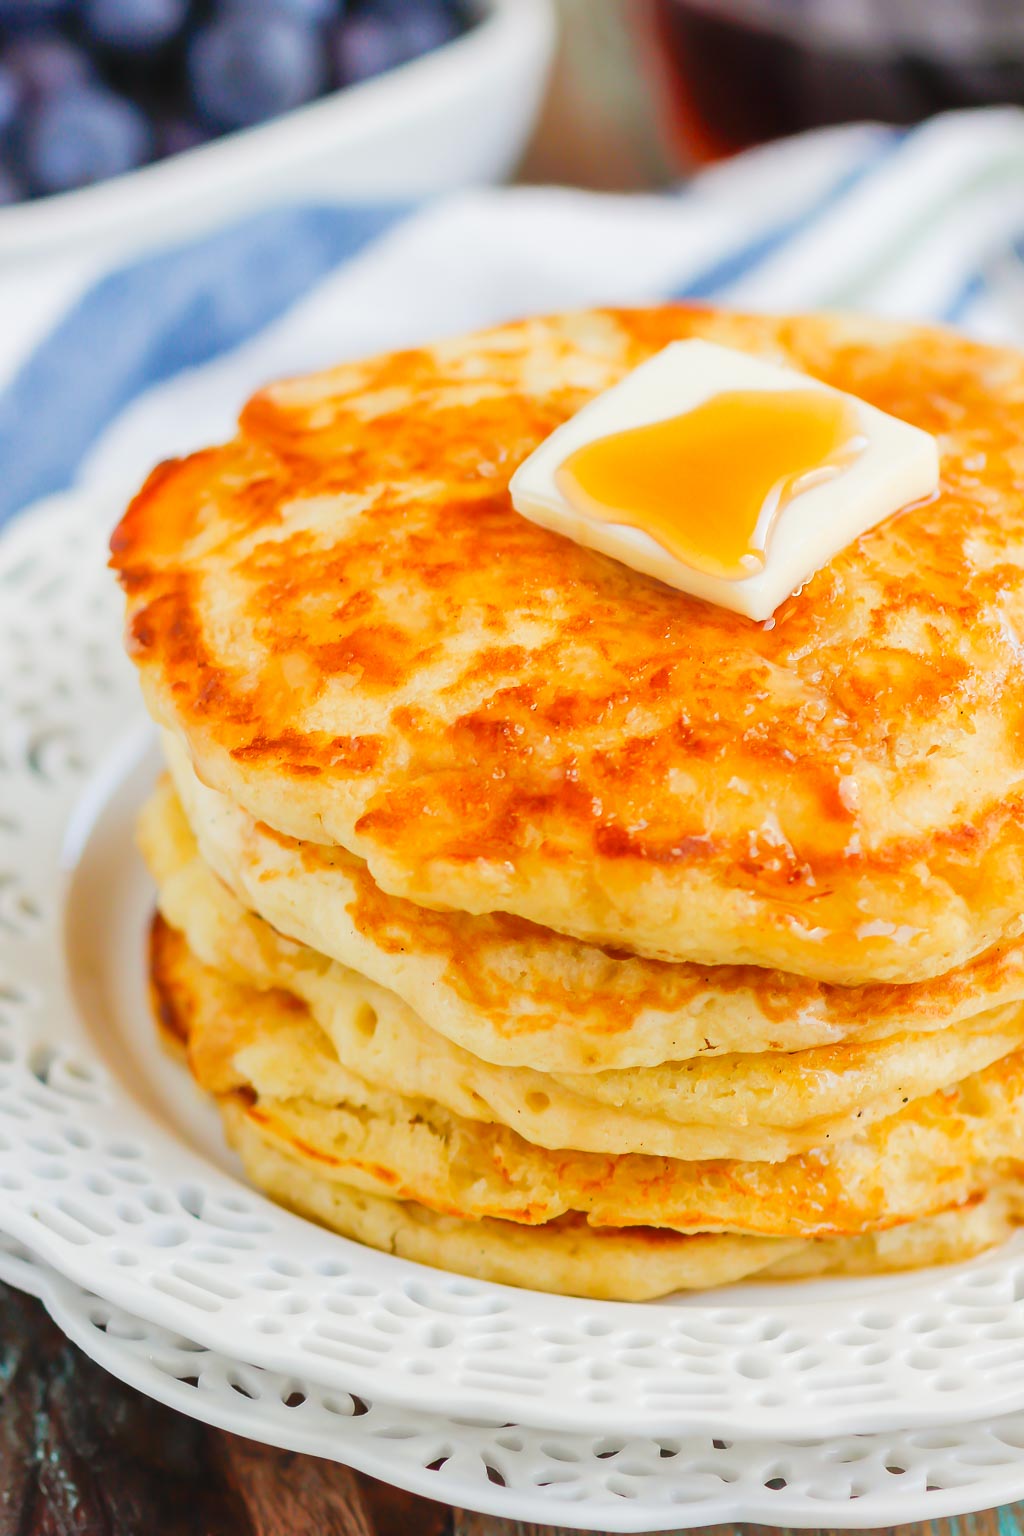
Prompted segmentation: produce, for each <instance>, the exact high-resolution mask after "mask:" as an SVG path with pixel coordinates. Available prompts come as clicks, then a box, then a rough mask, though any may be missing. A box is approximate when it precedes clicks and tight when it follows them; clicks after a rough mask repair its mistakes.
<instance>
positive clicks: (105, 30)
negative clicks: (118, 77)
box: [82, 0, 188, 53]
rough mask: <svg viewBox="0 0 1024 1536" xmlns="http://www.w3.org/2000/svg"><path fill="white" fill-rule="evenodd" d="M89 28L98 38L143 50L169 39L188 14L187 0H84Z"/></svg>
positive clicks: (115, 45)
mask: <svg viewBox="0 0 1024 1536" xmlns="http://www.w3.org/2000/svg"><path fill="white" fill-rule="evenodd" d="M82 13H83V19H84V21H85V25H86V28H87V29H88V31H89V34H90V35H91V36H92V37H93V38H95V40H96V42H98V43H100V44H102V45H103V46H105V47H107V48H117V49H122V50H123V51H124V52H126V53H144V52H146V51H147V49H150V48H159V47H161V46H162V45H163V44H164V43H167V42H170V40H171V38H172V37H174V36H175V35H176V33H178V32H180V31H181V28H182V27H183V26H184V24H185V21H186V19H187V16H188V0H82Z"/></svg>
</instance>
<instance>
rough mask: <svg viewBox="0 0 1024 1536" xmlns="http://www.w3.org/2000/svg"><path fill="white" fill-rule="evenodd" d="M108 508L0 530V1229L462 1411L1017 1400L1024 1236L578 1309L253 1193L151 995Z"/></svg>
mask: <svg viewBox="0 0 1024 1536" xmlns="http://www.w3.org/2000/svg"><path fill="white" fill-rule="evenodd" d="M115 510H116V509H115V508H114V507H113V506H111V505H106V506H104V505H103V504H102V499H96V498H94V499H93V500H92V501H91V502H89V501H86V500H84V499H83V498H80V497H79V498H76V497H66V498H58V499H56V500H54V501H53V502H52V503H51V504H49V505H48V506H47V507H44V508H40V509H38V510H36V511H35V512H32V513H29V514H27V515H26V516H24V517H23V518H21V519H20V520H19V521H18V523H16V524H15V526H14V529H13V530H12V531H11V533H10V534H9V535H8V536H7V537H6V538H5V539H4V540H3V542H2V544H0V1228H2V1229H4V1230H6V1231H7V1232H9V1233H10V1234H11V1235H13V1236H14V1237H16V1238H18V1239H19V1240H20V1241H22V1242H24V1243H25V1244H27V1245H28V1246H29V1247H30V1248H31V1249H32V1250H33V1251H34V1252H36V1253H38V1254H39V1255H40V1256H41V1257H42V1258H43V1259H44V1260H46V1262H47V1263H49V1264H51V1265H52V1266H53V1267H54V1268H56V1269H57V1270H59V1271H60V1272H61V1273H63V1274H66V1275H68V1276H69V1277H70V1278H72V1279H74V1280H75V1281H77V1282H78V1283H79V1284H82V1285H85V1286H87V1287H88V1288H89V1289H90V1290H93V1291H95V1292H96V1293H97V1294H99V1295H102V1296H103V1297H105V1298H106V1299H107V1300H108V1301H110V1302H112V1303H114V1304H115V1305H118V1306H122V1307H124V1308H125V1309H126V1310H127V1311H129V1312H131V1313H133V1314H135V1315H137V1316H139V1317H143V1318H145V1319H147V1320H148V1321H149V1322H152V1323H154V1324H156V1325H159V1326H161V1327H165V1328H170V1329H173V1330H175V1331H178V1332H181V1333H183V1334H186V1335H187V1336H189V1337H190V1338H194V1339H196V1340H197V1341H198V1342H199V1343H201V1344H203V1345H206V1346H208V1347H210V1348H214V1349H220V1350H223V1351H224V1352H225V1353H227V1354H228V1355H230V1356H231V1357H232V1358H235V1359H241V1360H246V1361H251V1362H253V1363H254V1364H256V1365H259V1366H262V1367H265V1368H267V1369H271V1370H279V1371H283V1372H285V1373H288V1374H297V1375H300V1376H301V1377H302V1378H303V1380H308V1381H315V1382H319V1383H320V1384H321V1385H323V1386H325V1387H329V1388H334V1389H349V1390H353V1391H356V1392H358V1393H360V1395H366V1396H367V1397H369V1398H371V1399H374V1400H376V1399H378V1398H386V1399H387V1400H388V1401H391V1402H394V1403H401V1404H403V1405H405V1406H407V1407H409V1408H415V1409H419V1410H425V1411H428V1412H433V1413H443V1414H445V1415H450V1416H454V1417H462V1416H465V1415H467V1414H489V1415H495V1416H498V1417H500V1418H501V1419H502V1421H505V1420H509V1419H515V1420H516V1421H517V1422H520V1423H529V1424H535V1425H538V1426H540V1427H545V1428H562V1429H571V1430H574V1431H587V1432H594V1433H601V1432H615V1431H616V1429H617V1427H618V1426H620V1425H621V1424H622V1423H624V1422H626V1423H629V1424H630V1426H631V1428H632V1430H633V1431H634V1432H635V1433H637V1434H657V1433H663V1432H664V1433H670V1432H671V1433H683V1432H686V1431H690V1430H697V1429H699V1430H700V1431H702V1432H704V1433H708V1432H713V1433H718V1434H720V1435H721V1436H723V1437H724V1438H727V1439H732V1438H734V1437H738V1436H746V1437H750V1436H756V1435H769V1436H770V1435H777V1434H778V1433H779V1432H780V1426H784V1428H785V1434H786V1435H787V1436H794V1435H799V1436H806V1437H808V1438H815V1437H818V1438H820V1437H821V1436H822V1435H825V1434H837V1433H845V1432H850V1431H879V1430H886V1429H901V1428H905V1427H907V1426H910V1425H915V1426H918V1427H921V1426H926V1425H944V1424H950V1423H954V1424H955V1423H964V1422H966V1421H969V1420H975V1419H982V1418H987V1417H989V1416H991V1415H992V1414H996V1413H1004V1412H1009V1411H1011V1410H1014V1409H1018V1408H1020V1407H1022V1406H1024V1303H1022V1300H1021V1298H1022V1297H1024V1247H1022V1245H1021V1244H1020V1243H1015V1244H1011V1245H1009V1246H1008V1247H1006V1248H1004V1249H1002V1250H1000V1251H998V1252H995V1253H992V1254H989V1255H987V1256H985V1257H984V1258H981V1259H979V1260H977V1261H975V1262H973V1263H971V1264H966V1265H959V1266H956V1267H951V1268H948V1269H942V1270H933V1271H930V1272H924V1273H916V1274H911V1275H906V1276H898V1277H890V1278H876V1279H871V1280H836V1281H828V1282H817V1283H814V1284H811V1283H803V1284H789V1285H748V1286H737V1287H733V1288H732V1289H729V1290H723V1291H720V1292H718V1293H714V1294H711V1295H701V1296H696V1297H689V1298H680V1299H678V1300H675V1301H668V1302H663V1303H656V1304H654V1303H652V1304H647V1305H636V1304H632V1305H625V1304H619V1303H593V1302H582V1301H578V1300H574V1299H572V1298H567V1297H558V1296H546V1295H542V1294H539V1293H536V1292H531V1291H525V1290H514V1289H510V1288H506V1287H502V1286H495V1285H487V1284H483V1283H480V1282H476V1281H470V1280H465V1279H461V1278H459V1277H457V1276H452V1275H446V1274H443V1273H442V1272H440V1271H436V1270H432V1269H428V1268H425V1267H423V1266H418V1265H414V1264H410V1263H408V1262H406V1261H404V1260H401V1259H396V1258H394V1257H392V1256H391V1255H388V1254H382V1253H377V1252H375V1251H373V1250H371V1249H367V1248H363V1247H360V1246H359V1245H357V1244H354V1243H350V1242H347V1241H345V1240H344V1239H342V1238H339V1237H337V1236H336V1235H334V1234H332V1233H329V1232H327V1231H325V1230H323V1229H321V1228H319V1227H316V1226H314V1225H312V1224H310V1223H308V1222H304V1221H301V1220H299V1219H298V1218H297V1217H294V1216H292V1215H290V1214H289V1213H287V1212H285V1211H283V1210H281V1209H280V1208H279V1207H277V1206H275V1205H273V1204H271V1203H270V1202H269V1201H267V1200H265V1199H264V1198H263V1197H262V1196H260V1195H258V1194H256V1193H255V1192H253V1191H250V1190H248V1189H247V1188H246V1187H245V1186H244V1184H243V1183H242V1182H241V1181H240V1179H239V1176H238V1172H237V1169H236V1167H235V1165H234V1163H233V1161H232V1160H231V1158H230V1157H228V1156H227V1154H226V1153H225V1152H224V1150H223V1147H222V1143H221V1140H220V1134H219V1130H218V1129H217V1127H216V1124H215V1121H214V1117H213V1114H212V1112H211V1111H210V1109H209V1107H208V1106H207V1105H205V1104H203V1103H202V1102H200V1101H199V1100H198V1099H197V1096H196V1095H195V1093H194V1091H193V1090H192V1087H191V1085H190V1084H189V1083H188V1081H187V1080H186V1078H185V1075H184V1073H183V1072H182V1071H181V1070H180V1069H179V1068H177V1067H176V1066H175V1065H174V1064H173V1063H170V1062H168V1061H166V1060H164V1058H163V1057H162V1055H161V1054H160V1052H159V1050H158V1049H157V1047H156V1044H155V1041H154V1039H153V1028H152V1025H151V1023H150V1020H149V1017H148V1010H147V1007H146V1003H145V988H144V979H143V974H142V964H141V955H142V942H143V932H144V928H145V924H146V920H147V916H148V908H149V903H150V899H151V898H150V893H149V892H148V890H147V887H146V883H145V879H144V877H143V875H142V872H141V869H140V867H139V862H138V859H137V858H136V856H135V854H134V852H133V849H132V845H131V822H132V817H133V814H134V809H135V806H136V805H137V803H138V801H139V799H140V798H141V796H142V795H143V794H145V793H146V791H147V789H148V787H149V784H150V782H151V779H152V772H153V770H152V767H151V766H150V765H147V764H146V763H145V761H144V760H141V759H140V756H139V753H140V750H141V751H143V752H144V750H145V743H146V736H145V735H143V736H142V737H141V738H140V735H139V728H138V722H139V720H140V718H141V716H140V711H139V706H138V703H137V693H136V686H135V682H134V679H133V677H132V676H131V669H130V668H129V667H128V665H127V663H126V662H125V661H124V660H123V658H122V657H121V655H120V648H119V644H118V630H119V615H120V601H119V598H118V596H117V593H116V591H115V588H114V583H113V581H112V580H111V578H110V576H109V574H108V573H107V572H106V571H105V569H104V567H103V556H102V545H103V538H102V533H101V530H102V529H104V528H105V527H109V525H110V524H111V523H112V522H113V520H114V515H115ZM133 722H134V724H133ZM126 729H127V730H128V737H127V743H126V744H122V746H121V747H118V748H112V743H114V742H115V741H116V740H117V739H118V738H119V737H123V733H124V732H125V730H126ZM62 850H63V852H62ZM61 865H62V866H63V867H62V868H61Z"/></svg>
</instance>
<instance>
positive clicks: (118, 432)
mask: <svg viewBox="0 0 1024 1536" xmlns="http://www.w3.org/2000/svg"><path fill="white" fill-rule="evenodd" d="M1022 253H1024V113H1022V112H1018V111H1016V110H1012V109H1001V110H995V111H986V112H972V113H962V114H952V115H949V116H945V117H941V118H937V119H935V120H933V121H932V122H930V123H928V124H926V125H925V126H923V127H921V128H919V129H916V130H914V131H913V132H911V133H896V132H894V131H892V130H890V129H886V128H881V127H875V126H854V127H850V128H843V129H837V130H829V131H827V132H823V133H818V134H812V135H807V136H804V137H802V138H799V139H793V140H790V141H788V142H783V143H780V144H777V145H773V146H770V147H768V148H766V149H763V150H758V151H755V152H752V153H751V154H748V155H744V156H741V157H739V158H738V159H736V160H734V161H731V162H729V163H728V164H726V165H723V166H721V167H719V168H717V169H715V170H713V171H710V172H707V173H705V174H704V175H703V176H700V177H698V178H697V179H696V180H694V181H693V182H691V183H690V184H689V186H688V187H686V188H685V189H684V190H683V191H682V192H681V193H677V194H671V195H663V196H629V197H627V196H602V195H595V194H589V193H582V192H572V191H563V190H556V189H535V188H513V189H507V190H494V191H490V190H489V191H476V192H471V193H465V194H461V195H459V196H454V197H450V198H446V199H445V200H443V201H441V202H439V203H434V204H431V205H429V206H426V207H422V208H416V209H414V208H409V207H401V208H399V207H372V206H371V207H368V206H362V207H352V206H337V207H289V208H284V209H278V210H274V211H269V212H267V213H265V214H261V215H259V216H258V217H256V218H252V219H249V220H248V221H246V222H245V223H244V224H241V225H237V226H235V227H232V228H230V229H226V230H222V231H220V232H218V233H216V234H213V235H211V236H207V237H205V238H203V239H200V240H197V241H193V242H191V243H189V244H187V245H183V246H181V247H178V248H175V249H170V250H165V251H161V252H159V253H157V254H151V255H148V256H146V257H144V258H142V259H139V260H136V261H134V262H133V263H132V264H131V265H128V266H125V267H123V268H120V269H118V270H115V271H108V272H106V273H102V274H97V273H96V272H95V271H92V272H90V271H88V270H87V269H85V268H82V267H80V266H78V265H76V263H75V261H74V259H73V258H69V259H68V260H67V261H66V262H65V263H63V265H62V266H60V267H59V268H57V269H47V270H46V272H45V273H43V274H39V273H34V274H32V276H31V277H29V276H28V275H26V276H24V277H22V278H18V277H17V276H16V275H15V276H8V277H6V278H5V281H4V283H3V285H2V286H0V466H2V471H3V473H2V475H0V521H3V520H4V519H5V518H7V517H9V516H11V515H12V514H13V513H14V512H16V511H17V510H18V509H19V508H21V507H23V506H25V505H27V504H28V503H29V502H31V501H33V500H34V499H35V498H37V497H39V496H42V495H44V494H47V493H49V492H51V491H55V490H59V489H62V488H63V487H65V486H67V485H68V484H70V483H72V482H73V481H75V480H76V479H79V480H82V481H84V482H92V483H94V484H99V483H102V484H103V485H104V486H107V487H110V488H111V491H112V493H113V494H119V493H120V492H121V491H127V490H128V489H129V488H130V487H131V486H132V485H133V484H134V483H137V482H138V481H139V480H140V479H141V477H142V476H143V474H144V473H145V471H146V470H147V468H148V467H149V466H150V465H151V464H153V463H154V462H155V461H156V460H157V459H159V458H162V457H166V456H167V455H168V454H172V453H179V452H182V451H186V450H188V449H191V448H193V447H195V446H197V445H198V444H200V443H202V442H208V441H210V440H212V439H215V438H217V437H218V436H220V435H223V434H227V433H229V432H230V430H231V425H232V421H233V419H234V416H235V413H236V412H237V409H238V407H239V405H240V404H241V403H242V401H243V400H244V399H245V397H246V396H247V395H248V394H249V393H251V391H252V390H253V389H254V388H256V387H257V386H258V385H259V384H261V383H262V382H264V381H265V380H267V379H268V378H272V377H274V376H275V375H279V374H282V373H289V372H297V371H303V370H306V369H309V368H315V367H321V366H325V365H327V364H329V363H332V362H335V361H337V360H338V359H340V358H343V357H346V356H356V355H358V354H360V353H364V352H368V351H374V350H377V349H380V348H387V347H392V346H398V345H404V344H407V343H415V342H417V341H422V340H424V339H426V338H428V337H431V336H436V335H440V334H443V333H445V332H452V331H458V330H462V329H468V328H471V327H474V326H479V325H486V324H489V323H491V322H494V321H497V320H501V319H504V318H507V317H509V316H514V315H518V314H522V313H526V312H529V311H542V310H548V309H558V308H563V307H567V306H572V305H581V304H591V303H605V302H627V303H629V302H643V301H647V300H653V299H657V298H659V297H663V296H668V295H672V296H678V297H692V298H700V299H709V298H712V299H721V300H722V301H724V302H728V303H730V304H733V305H736V306H741V307H742V306H748V307H752V308H783V309H805V308H811V307H815V306H833V307H835V306H841V307H846V308H861V309H865V310H870V311H875V312H879V313H884V314H890V315H904V316H908V317H923V318H933V319H939V320H946V321H951V322H953V323H956V324H958V325H962V326H964V327H966V328H968V329H970V330H972V331H974V332H975V333H977V334H979V335H982V336H985V337H989V338H997V339H1002V340H1008V341H1011V342H1012V341H1018V342H1020V343H1022V344H1024V264H1022Z"/></svg>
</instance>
